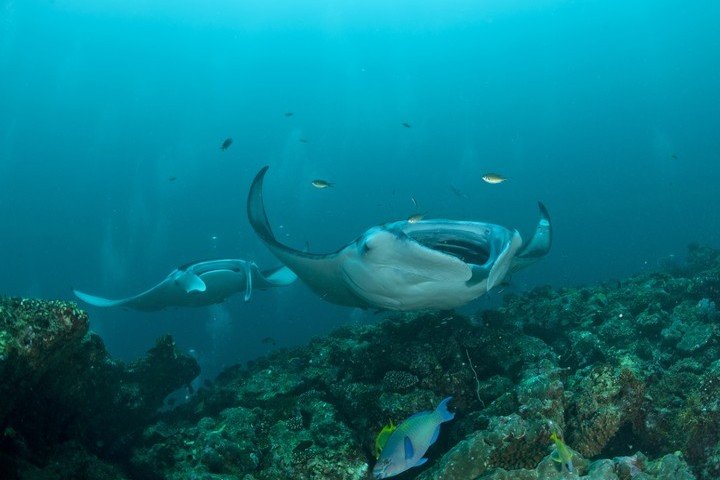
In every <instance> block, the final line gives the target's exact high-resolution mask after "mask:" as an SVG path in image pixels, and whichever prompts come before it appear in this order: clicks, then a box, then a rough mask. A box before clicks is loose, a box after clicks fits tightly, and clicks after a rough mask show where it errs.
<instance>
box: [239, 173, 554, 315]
mask: <svg viewBox="0 0 720 480" xmlns="http://www.w3.org/2000/svg"><path fill="white" fill-rule="evenodd" d="M267 170H268V167H264V168H263V169H261V170H260V172H258V174H257V175H256V177H255V180H254V181H253V183H252V185H251V187H250V193H249V194H248V204H247V213H248V218H249V219H250V224H251V225H252V227H253V229H254V230H255V233H257V235H258V236H259V237H260V239H261V240H262V241H263V242H264V243H265V245H266V246H267V247H268V248H269V249H270V251H271V252H272V253H273V255H275V256H276V257H277V258H278V259H279V260H280V261H281V262H283V264H285V265H286V266H287V267H289V268H290V269H292V271H293V272H295V273H296V274H297V275H298V277H300V278H301V279H302V280H303V281H304V282H305V283H306V284H307V285H308V286H309V287H310V288H311V289H312V290H313V291H314V292H315V293H317V294H318V295H320V296H321V297H322V298H324V299H325V300H327V301H329V302H332V303H336V304H339V305H347V306H352V307H360V308H378V309H383V310H402V311H409V310H423V309H429V310H449V309H453V308H456V307H459V306H461V305H465V304H466V303H468V302H470V301H472V300H474V299H476V298H477V297H479V296H481V295H483V294H485V293H486V292H487V291H489V290H490V289H491V288H493V287H494V286H496V285H500V284H501V283H502V282H503V280H504V279H505V277H506V276H507V275H509V274H512V273H513V272H515V271H516V270H519V269H521V268H524V267H526V266H528V265H530V264H532V263H534V262H536V261H537V260H538V259H539V258H541V257H543V256H544V255H545V254H547V252H548V251H549V250H550V243H551V236H552V235H551V233H552V231H551V226H550V217H549V215H548V212H547V210H546V209H545V206H543V204H542V203H540V204H539V206H540V220H539V222H538V224H537V227H536V229H535V233H534V235H533V236H532V237H531V238H530V241H529V242H527V243H524V242H523V241H522V238H521V237H520V234H519V233H518V232H517V230H510V229H508V228H505V227H503V226H500V225H495V224H492V223H483V222H468V221H455V220H440V219H437V220H435V219H433V220H419V219H411V220H408V221H399V222H393V223H387V224H385V225H380V226H376V227H373V228H370V229H369V230H367V231H366V232H365V233H364V234H362V235H361V236H360V237H358V238H357V239H356V240H355V241H353V242H352V243H350V244H348V245H346V246H345V247H343V248H341V249H340V250H338V251H336V252H335V253H330V254H326V255H319V254H312V253H308V252H301V251H298V250H295V249H292V248H290V247H288V246H286V245H283V244H281V243H280V242H279V241H278V240H277V239H276V238H275V236H274V235H273V233H272V229H271V228H270V223H269V222H268V219H267V215H266V213H265V205H264V202H263V179H264V178H265V174H266V172H267ZM412 220H415V221H412Z"/></svg>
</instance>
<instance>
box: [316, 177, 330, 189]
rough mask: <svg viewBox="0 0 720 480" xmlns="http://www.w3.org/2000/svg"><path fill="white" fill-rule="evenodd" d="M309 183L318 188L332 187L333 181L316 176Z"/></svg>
mask: <svg viewBox="0 0 720 480" xmlns="http://www.w3.org/2000/svg"><path fill="white" fill-rule="evenodd" d="M310 183H311V184H312V186H313V187H315V188H319V189H323V188H328V187H332V186H333V185H334V184H333V183H330V182H326V181H325V180H320V179H319V178H316V179H315V180H313V181H312V182H310Z"/></svg>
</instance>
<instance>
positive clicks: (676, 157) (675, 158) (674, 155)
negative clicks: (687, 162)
mask: <svg viewBox="0 0 720 480" xmlns="http://www.w3.org/2000/svg"><path fill="white" fill-rule="evenodd" d="M670 158H672V159H673V160H677V159H678V156H677V155H676V154H674V153H673V154H672V155H670Z"/></svg>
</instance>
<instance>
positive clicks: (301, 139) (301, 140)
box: [298, 138, 308, 143]
mask: <svg viewBox="0 0 720 480" xmlns="http://www.w3.org/2000/svg"><path fill="white" fill-rule="evenodd" d="M298 141H299V142H300V143H308V141H307V139H306V138H300V139H299V140H298Z"/></svg>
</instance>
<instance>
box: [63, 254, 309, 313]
mask: <svg viewBox="0 0 720 480" xmlns="http://www.w3.org/2000/svg"><path fill="white" fill-rule="evenodd" d="M295 280H297V276H296V275H295V274H294V273H293V272H292V271H291V270H289V269H288V268H287V267H281V268H277V269H274V270H271V271H267V272H261V271H260V269H259V268H258V267H257V265H255V264H254V263H253V262H247V261H245V260H240V259H223V260H208V261H203V262H194V263H189V264H187V265H183V266H181V267H178V268H177V269H176V270H174V271H173V272H172V273H170V275H168V276H167V277H166V278H165V280H163V281H162V282H160V283H158V284H157V285H155V286H154V287H152V288H150V289H149V290H146V291H145V292H143V293H141V294H139V295H135V296H134V297H129V298H124V299H121V300H110V299H107V298H101V297H96V296H93V295H88V294H87V293H83V292H80V291H78V290H73V293H74V294H75V296H76V297H78V298H79V299H80V300H82V301H84V302H86V303H89V304H90V305H94V306H96V307H117V306H123V307H128V308H133V309H135V310H142V311H145V312H153V311H157V310H162V309H163V308H165V307H173V306H174V307H201V306H205V305H212V304H214V303H221V302H223V301H224V300H225V299H226V298H227V297H229V296H231V295H233V294H236V293H239V292H244V293H245V301H246V302H247V301H248V300H250V296H251V295H252V291H253V288H255V289H259V290H266V289H268V288H270V287H279V286H284V285H290V284H291V283H293V282H294V281H295Z"/></svg>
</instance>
